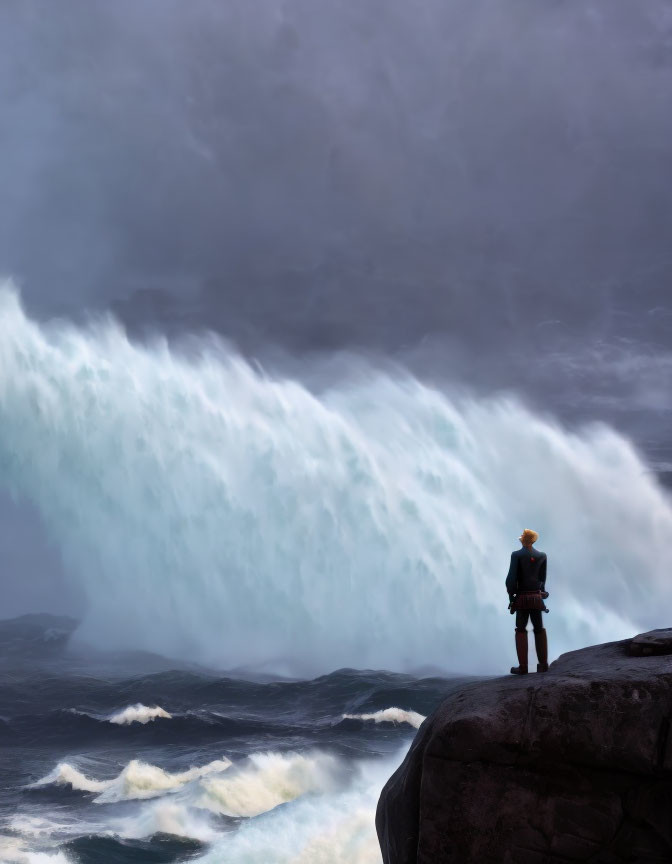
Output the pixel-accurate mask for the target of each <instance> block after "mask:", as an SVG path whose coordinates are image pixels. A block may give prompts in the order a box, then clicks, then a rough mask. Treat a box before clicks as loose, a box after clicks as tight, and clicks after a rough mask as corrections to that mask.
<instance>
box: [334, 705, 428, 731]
mask: <svg viewBox="0 0 672 864" xmlns="http://www.w3.org/2000/svg"><path fill="white" fill-rule="evenodd" d="M343 719H345V720H373V722H374V723H408V724H409V726H413V727H414V728H415V729H419V728H420V726H421V724H422V721H423V720H424V719H425V718H424V717H423V715H422V714H418V712H417V711H405V710H404V709H403V708H383V710H382V711H374V712H373V713H372V714H344V715H343Z"/></svg>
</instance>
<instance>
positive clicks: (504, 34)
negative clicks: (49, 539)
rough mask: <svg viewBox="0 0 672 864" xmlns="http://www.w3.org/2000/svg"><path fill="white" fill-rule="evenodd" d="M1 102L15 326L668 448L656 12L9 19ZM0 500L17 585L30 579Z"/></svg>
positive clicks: (37, 13)
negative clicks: (512, 395) (393, 371)
mask: <svg viewBox="0 0 672 864" xmlns="http://www.w3.org/2000/svg"><path fill="white" fill-rule="evenodd" d="M0 106H1V109H2V120H1V122H0V189H1V190H2V207H0V271H1V272H2V273H4V274H6V275H9V276H12V277H13V278H14V279H15V280H16V282H17V284H18V285H19V286H20V288H21V291H22V296H23V299H24V302H25V305H26V307H27V309H28V310H29V312H30V313H31V314H32V315H34V316H36V317H39V318H45V319H46V318H50V317H52V316H67V317H71V318H75V319H80V318H82V317H86V316H87V315H88V314H89V313H97V312H101V311H105V310H111V311H112V312H113V313H114V314H115V315H116V316H117V317H118V318H120V319H121V320H122V321H123V322H124V324H125V325H126V326H127V327H128V329H129V331H130V332H131V333H133V334H134V335H135V336H137V337H138V338H141V337H142V336H143V334H145V333H146V332H147V331H152V330H159V331H162V332H165V333H167V334H169V335H170V336H171V337H175V336H179V335H180V334H182V333H185V332H191V331H199V330H202V329H204V328H207V329H213V330H215V331H217V332H218V333H221V334H222V335H223V336H224V337H226V338H227V339H229V340H231V341H232V342H233V343H234V344H235V345H237V346H238V347H239V348H240V350H242V351H243V352H244V353H246V354H247V355H249V356H254V357H258V358H260V359H261V360H262V362H270V363H277V364H279V365H283V364H284V365H285V366H286V367H287V368H289V369H291V370H292V372H293V373H295V374H299V375H301V374H303V373H304V372H305V375H306V377H310V376H309V370H314V369H315V368H316V367H319V368H321V369H322V368H329V362H331V361H332V360H333V356H334V354H335V353H338V352H344V351H347V352H351V351H355V352H359V353H365V354H366V355H367V356H373V357H378V358H383V359H385V358H392V359H394V360H395V361H399V362H402V363H404V364H405V365H408V366H409V367H410V368H411V369H413V370H414V371H415V372H417V373H418V374H419V375H422V376H424V377H426V378H428V379H431V380H435V381H438V382H444V381H445V382H458V383H460V384H461V385H465V386H468V387H473V388H475V389H476V390H477V391H482V392H491V391H493V390H499V389H500V388H506V389H509V390H511V389H513V390H517V391H520V392H523V393H524V394H525V396H526V398H528V399H529V400H530V401H531V402H533V403H535V404H538V405H540V406H542V407H545V408H549V409H550V410H552V411H554V412H557V413H558V414H559V415H560V416H562V417H563V418H566V419H569V420H571V419H576V418H580V419H583V418H595V417H597V418H604V419H607V420H609V421H610V422H612V423H614V424H615V425H617V426H618V427H619V428H621V429H623V430H625V431H628V432H631V433H632V434H633V435H635V437H636V438H637V440H638V441H640V442H641V443H642V446H645V447H647V448H648V449H649V451H651V452H654V451H656V452H663V451H664V450H665V448H666V446H667V444H668V443H669V441H668V438H667V432H668V427H669V421H670V416H671V414H670V383H672V375H671V373H672V346H671V343H672V293H671V292H672V285H671V278H670V273H671V272H672V110H670V106H672V7H671V6H670V4H669V2H668V0H647V2H641V0H608V2H607V0H600V2H589V0H586V2H583V3H575V2H569V0H542V2H540V0H507V2H502V0H448V2H446V0H423V2H421V3H409V2H407V0H356V2H354V0H319V2H315V0H254V2H250V0H189V2H184V0H140V2H139V0H115V2H108V0H61V2H59V3H53V2H50V0H3V2H2V3H0ZM302 370H303V371H302ZM2 511H3V513H4V512H5V511H6V512H7V518H3V520H2V529H1V531H0V543H2V545H3V546H4V547H6V548H9V549H10V553H11V554H13V555H18V556H19V560H18V563H17V564H16V568H17V569H20V568H21V567H22V566H24V564H25V567H30V568H31V569H32V570H33V571H36V572H37V571H38V570H39V569H40V566H39V565H38V563H36V562H37V561H38V560H44V561H45V562H46V561H52V559H53V557H54V556H53V553H52V550H51V549H50V547H49V545H48V544H47V543H46V541H44V548H42V546H41V545H40V544H41V543H42V540H41V539H40V540H38V541H35V543H34V544H33V548H32V549H31V548H30V544H28V545H27V546H26V544H23V545H21V544H18V543H16V542H13V541H12V538H15V537H16V536H17V535H20V534H21V531H27V530H28V529H27V528H26V526H30V525H32V524H33V521H31V520H33V516H31V514H30V511H29V509H28V508H25V509H22V510H18V509H17V508H16V507H14V506H13V505H8V504H7V502H5V503H4V504H3V508H2ZM12 550H13V551H12ZM17 550H18V551H17ZM21 556H24V557H23V558H22V557H21ZM25 556H28V557H27V558H26V557H25ZM31 556H32V557H31ZM40 556H42V557H41V558H40ZM22 562H24V563H22ZM25 562H27V563H25ZM43 569H45V571H46V570H47V569H48V567H47V565H46V564H45V565H44V568H43ZM26 590H28V589H26ZM31 590H33V589H32V588H31ZM23 602H24V601H22V603H23ZM19 605H21V604H19ZM24 605H25V603H24ZM17 608H18V607H17Z"/></svg>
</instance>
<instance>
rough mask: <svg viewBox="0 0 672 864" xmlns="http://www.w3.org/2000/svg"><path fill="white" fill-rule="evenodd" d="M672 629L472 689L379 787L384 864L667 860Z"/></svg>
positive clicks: (428, 727) (452, 699)
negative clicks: (538, 671) (382, 786)
mask: <svg viewBox="0 0 672 864" xmlns="http://www.w3.org/2000/svg"><path fill="white" fill-rule="evenodd" d="M671 654H672V630H655V631H652V633H649V634H642V635H640V636H637V637H635V638H634V639H629V640H625V641H623V642H612V643H609V644H606V645H597V646H593V647H590V648H585V649H582V650H580V651H573V652H571V653H569V654H563V655H562V656H561V657H560V658H559V659H558V660H556V661H555V662H554V663H552V664H551V667H550V670H549V671H548V672H547V673H545V674H529V675H526V676H520V677H518V676H513V675H511V676H509V677H506V678H495V679H492V680H489V681H481V682H477V683H471V684H467V685H465V686H464V687H462V688H460V689H459V690H457V691H455V692H454V693H452V694H451V695H450V696H449V697H448V698H447V699H446V700H445V702H443V703H442V704H441V705H440V706H439V708H438V709H437V710H436V711H435V712H434V713H433V714H432V715H431V716H430V717H428V718H427V720H425V722H424V723H423V724H422V726H421V727H420V729H419V731H418V734H417V736H416V738H415V741H414V742H413V745H412V746H411V749H410V750H409V753H408V755H407V757H406V759H405V760H404V762H403V764H402V765H401V766H400V767H399V769H398V770H397V771H396V772H395V773H394V774H393V775H392V777H391V778H390V780H389V781H388V782H387V784H386V785H385V788H384V789H383V791H382V793H381V796H380V801H379V803H378V812H377V816H376V827H377V830H378V837H379V840H380V845H381V849H382V852H383V860H384V862H385V864H448V862H450V864H469V862H479V864H490V862H492V864H542V862H575V861H590V862H600V864H611V862H614V864H616V862H625V861H628V862H668V864H669V862H672V734H670V720H671V719H672V656H670V655H671Z"/></svg>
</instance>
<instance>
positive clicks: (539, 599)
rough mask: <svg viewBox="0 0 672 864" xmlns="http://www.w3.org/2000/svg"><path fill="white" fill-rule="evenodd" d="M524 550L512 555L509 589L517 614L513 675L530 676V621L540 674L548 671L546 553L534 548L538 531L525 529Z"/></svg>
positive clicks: (507, 586) (510, 605) (523, 536)
mask: <svg viewBox="0 0 672 864" xmlns="http://www.w3.org/2000/svg"><path fill="white" fill-rule="evenodd" d="M519 539H520V542H521V544H522V549H518V550H517V551H516V552H512V553H511V565H510V567H509V575H508V576H507V577H506V590H507V591H508V592H509V609H510V610H511V612H514V611H515V613H516V654H517V655H518V665H517V666H512V667H511V672H512V674H514V675H527V622H528V619H529V618H531V619H532V627H533V628H534V646H535V648H536V651H537V672H547V671H548V641H547V639H546V630H545V629H544V626H543V623H542V620H541V615H542V612H543V611H544V610H545V609H546V605H545V604H544V598H545V597H548V593H547V591H546V554H545V553H544V552H540V551H539V550H538V549H535V548H534V544H535V543H536V542H537V540H538V539H539V535H538V534H537V532H536V531H532V530H531V529H530V528H526V529H525V530H524V531H523V533H522V534H521V535H520V538H519Z"/></svg>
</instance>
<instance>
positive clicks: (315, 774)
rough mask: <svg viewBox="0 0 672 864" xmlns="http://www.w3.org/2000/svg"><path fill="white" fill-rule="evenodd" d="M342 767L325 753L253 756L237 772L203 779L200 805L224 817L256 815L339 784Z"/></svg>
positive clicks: (233, 771) (257, 754)
mask: <svg viewBox="0 0 672 864" xmlns="http://www.w3.org/2000/svg"><path fill="white" fill-rule="evenodd" d="M340 775H341V768H340V766H339V762H338V760H337V759H336V758H335V757H333V756H329V755H327V754H323V753H312V754H310V755H304V754H301V753H256V754H254V755H252V756H250V757H249V760H248V761H247V762H246V763H245V764H243V765H242V766H241V767H240V768H239V769H238V770H235V769H234V770H232V771H231V772H227V774H226V775H225V776H221V777H213V778H211V779H210V778H209V779H207V780H205V781H204V782H203V783H202V784H201V786H202V788H203V794H202V796H201V798H200V799H199V805H200V806H201V807H204V808H206V809H208V810H212V811H213V812H216V813H221V814H223V815H224V816H246V817H250V816H258V815H259V814H260V813H265V812H266V811H268V810H272V809H273V808H274V807H277V806H278V804H286V803H287V802H288V801H293V800H294V799H295V798H299V797H301V796H302V795H305V794H307V793H310V792H327V791H329V790H331V789H334V788H335V787H336V786H337V785H338V781H339V777H340Z"/></svg>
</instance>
